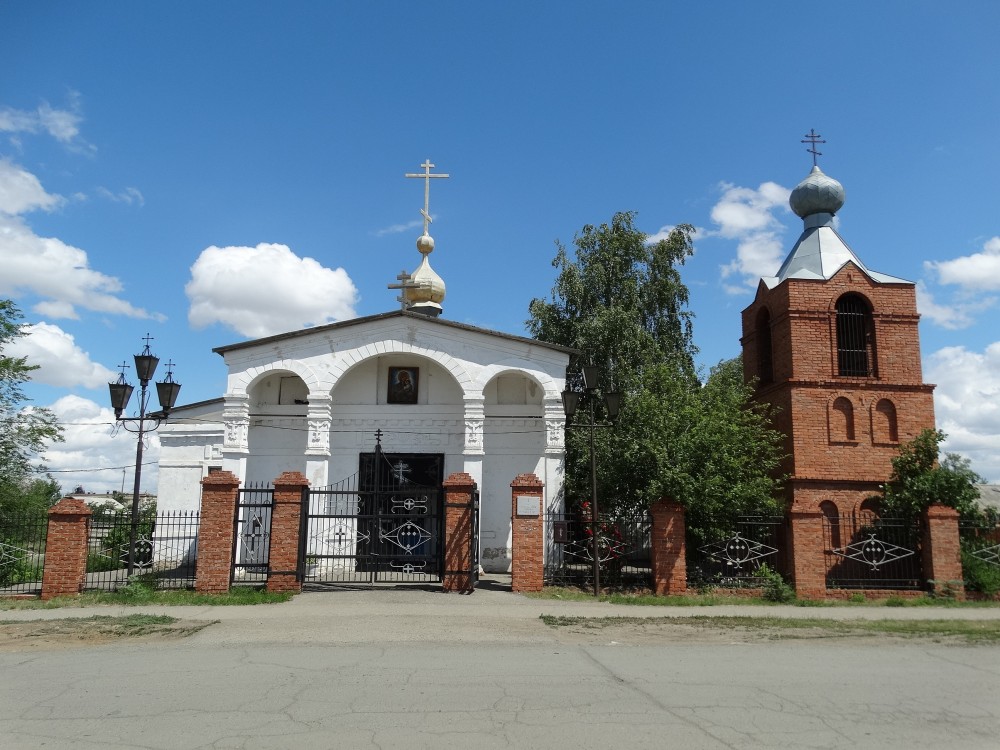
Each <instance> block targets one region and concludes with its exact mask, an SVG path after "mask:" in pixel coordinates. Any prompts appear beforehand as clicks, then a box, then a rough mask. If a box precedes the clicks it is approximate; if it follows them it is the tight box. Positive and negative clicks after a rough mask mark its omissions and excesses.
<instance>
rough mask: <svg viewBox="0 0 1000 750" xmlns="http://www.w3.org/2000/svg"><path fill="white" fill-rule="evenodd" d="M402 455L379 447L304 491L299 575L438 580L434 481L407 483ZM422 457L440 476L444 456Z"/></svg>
mask: <svg viewBox="0 0 1000 750" xmlns="http://www.w3.org/2000/svg"><path fill="white" fill-rule="evenodd" d="M408 455H409V454H385V453H383V452H382V450H381V445H377V446H376V450H375V453H373V454H362V456H361V465H362V468H361V471H360V472H359V473H358V474H355V475H354V476H353V477H349V478H348V479H345V480H344V481H342V482H340V483H339V484H337V485H332V486H331V487H328V488H325V489H315V490H308V491H307V492H305V493H304V494H303V508H302V533H301V535H300V537H299V539H300V548H299V560H300V569H299V579H300V580H301V581H302V582H303V583H304V584H305V585H307V586H308V585H310V584H312V585H318V586H322V585H337V584H340V585H352V584H367V585H374V584H375V583H378V582H394V583H433V582H438V581H440V580H441V575H442V568H443V561H444V544H443V541H442V536H443V528H442V527H443V524H442V516H443V512H442V511H443V508H442V491H441V485H440V481H438V483H437V484H436V485H425V484H419V483H417V482H415V481H411V480H410V479H409V476H410V468H411V467H410V466H409V464H407V463H406V462H405V461H403V459H404V458H406V457H407V456H408ZM414 455H416V454H414ZM414 455H410V458H411V459H412V458H413V457H414ZM423 458H425V459H427V460H430V461H431V462H437V469H436V471H437V473H438V475H439V474H440V464H441V463H443V457H438V456H424V457H423ZM394 459H395V461H394ZM431 469H434V466H431ZM415 473H418V472H415ZM423 473H424V474H427V473H428V471H424V472H423Z"/></svg>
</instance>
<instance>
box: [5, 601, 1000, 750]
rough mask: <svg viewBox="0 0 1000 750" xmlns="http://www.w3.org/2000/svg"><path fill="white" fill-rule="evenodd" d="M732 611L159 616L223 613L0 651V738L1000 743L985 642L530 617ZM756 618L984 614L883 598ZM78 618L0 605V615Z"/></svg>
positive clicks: (504, 608) (605, 608)
mask: <svg viewBox="0 0 1000 750" xmlns="http://www.w3.org/2000/svg"><path fill="white" fill-rule="evenodd" d="M143 609H144V610H146V611H165V610H164V609H163V608H154V609H147V608H143ZM745 610H750V611H752V612H757V613H760V612H761V609H760V608H746V607H732V608H729V607H727V608H717V607H713V608H695V607H692V608H663V609H652V608H645V607H642V608H629V607H613V606H611V605H608V604H599V603H575V602H552V601H538V600H530V599H526V598H524V597H520V596H515V595H512V594H509V593H504V592H501V591H499V590H483V591H479V592H477V593H476V594H475V595H473V596H470V597H462V596H457V595H444V594H439V593H430V592H423V591H407V592H399V591H374V592H368V591H364V592H338V593H328V594H307V595H303V596H300V597H297V598H296V599H295V600H294V601H292V602H289V603H287V604H283V605H270V606H258V607H225V608H222V607H220V608H198V607H185V608H173V609H171V610H169V611H170V614H173V615H175V616H181V617H184V618H188V619H220V620H221V622H220V623H219V624H217V625H214V626H212V627H210V628H207V629H205V630H203V631H201V632H200V633H198V634H196V635H194V636H191V637H190V638H187V639H184V640H181V641H165V642H160V643H154V644H134V643H132V644H130V643H125V642H122V643H116V644H111V645H105V646H96V647H87V648H79V649H58V650H40V651H39V650H36V651H25V652H20V653H0V675H2V680H0V746H2V747H4V748H17V749H20V748H25V749H26V750H27V749H30V748H47V749H51V748H88V749H89V748H102V749H103V748H155V749H157V750H159V749H161V748H163V749H167V748H242V749H243V750H256V749H258V748H296V750H298V749H300V748H302V749H309V748H324V749H326V748H424V747H427V748H430V747H434V748H452V747H455V748H459V747H461V748H477V749H478V748H483V749H486V748H510V747H516V748H619V747H621V748H685V749H687V748H693V749H699V748H741V749H742V748H848V747H850V748H859V747H860V748H923V747H926V748H941V747H947V748H948V749H949V750H959V749H960V748H996V747H998V746H1000V648H997V647H994V646H975V647H970V646H956V645H945V644H936V643H933V642H930V641H919V642H901V641H899V640H891V639H889V640H886V639H877V638H874V639H873V638H863V639H812V640H797V639H796V640H776V641H763V640H760V639H747V638H746V637H743V636H742V635H740V634H739V633H736V632H731V631H726V630H713V629H704V630H693V629H691V628H687V629H681V631H671V630H670V629H660V628H659V627H658V626H656V627H648V628H642V627H631V628H629V627H624V628H597V629H589V630H588V629H586V628H577V629H569V628H550V627H548V626H546V625H544V624H543V623H542V622H540V621H539V619H538V615H539V614H540V613H542V612H546V613H551V614H568V615H581V616H590V615H605V616H607V615H617V614H625V615H628V616H637V615H638V616H662V615H665V614H670V615H680V616H683V615H691V614H697V615H704V614H741V613H743V611H745ZM124 611H125V610H121V609H120V608H113V609H112V610H111V611H110V612H109V611H108V610H106V609H105V610H102V613H104V614H109V613H110V614H118V613H121V612H124ZM127 611H128V612H132V611H135V610H133V609H129V610H127ZM766 612H767V613H768V614H782V615H787V616H792V617H798V616H816V615H818V614H819V615H823V616H831V617H844V616H847V617H858V616H864V617H883V618H884V617H892V618H896V617H916V616H921V617H928V616H932V617H937V616H941V617H955V616H960V617H969V618H981V617H998V616H1000V612H997V610H928V609H892V610H886V609H885V608H871V609H854V608H852V609H802V608H794V607H787V608H784V607H783V608H769V609H767V610H766ZM91 613H92V612H91V611H90V610H47V611H18V612H0V619H34V618H38V617H54V616H55V617H65V616H67V615H70V616H82V615H86V614H91ZM984 613H985V614H984Z"/></svg>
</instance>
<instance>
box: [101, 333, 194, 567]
mask: <svg viewBox="0 0 1000 750" xmlns="http://www.w3.org/2000/svg"><path fill="white" fill-rule="evenodd" d="M143 340H144V341H145V342H146V346H145V347H144V348H143V350H142V354H136V355H135V374H136V375H137V376H138V377H139V387H140V391H139V417H138V419H136V418H135V417H123V416H122V412H124V411H125V407H126V406H128V401H129V398H131V396H132V391H133V390H134V389H133V387H132V386H131V385H130V384H129V383H128V382H127V381H126V380H125V370H126V369H127V368H128V365H127V364H125V363H122V364H121V365H120V367H121V370H122V372H121V374H120V375H119V376H118V380H117V381H116V382H114V383H109V384H108V388H109V390H110V391H111V408H112V409H114V410H115V421H117V422H119V423H120V424H121V426H122V427H124V428H125V430H126V431H127V432H131V433H134V434H136V435H137V436H138V440H137V441H136V446H135V485H134V486H133V488H132V528H131V531H130V532H129V543H128V574H129V576H131V575H132V573H133V572H134V570H135V539H136V536H137V534H138V530H139V481H140V479H141V477H142V449H143V438H144V437H145V434H146V433H147V432H152V431H153V430H155V429H157V428H158V427H159V426H160V424H162V423H163V422H166V421H167V416H168V415H169V414H170V410H171V409H173V408H174V404H175V403H177V394H178V393H180V391H181V384H180V383H175V382H174V373H173V367H174V364H173V362H167V377H166V379H164V380H163V381H162V382H159V383H157V384H156V396H157V398H158V399H159V401H160V410H161V411H160V414H158V415H156V416H150V417H147V416H146V407H147V406H148V405H149V394H148V393H147V390H146V389H147V386H148V385H149V381H150V380H152V379H153V373H154V372H156V366H157V365H158V364H159V363H160V360H159V359H158V358H157V357H154V356H153V354H152V353H151V352H150V351H149V342H150V341H152V338H151V337H150V336H149V334H146V337H145V338H144V339H143ZM161 415H162V416H161Z"/></svg>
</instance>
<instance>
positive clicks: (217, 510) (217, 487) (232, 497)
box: [194, 471, 240, 594]
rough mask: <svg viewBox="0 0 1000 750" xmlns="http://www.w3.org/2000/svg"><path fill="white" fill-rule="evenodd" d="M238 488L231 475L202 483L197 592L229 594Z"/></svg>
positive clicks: (219, 474) (223, 473)
mask: <svg viewBox="0 0 1000 750" xmlns="http://www.w3.org/2000/svg"><path fill="white" fill-rule="evenodd" d="M239 488H240V480H239V479H237V478H236V475H235V474H232V473H231V472H228V471H218V472H215V473H213V474H209V475H208V476H207V477H205V478H204V479H202V480H201V521H200V524H199V526H198V563H197V577H196V578H195V584H194V587H195V589H196V590H197V591H204V592H206V593H210V594H221V593H225V592H226V591H229V578H230V575H231V573H232V569H233V567H232V566H233V533H234V532H233V525H234V522H235V520H236V498H237V496H238V494H239Z"/></svg>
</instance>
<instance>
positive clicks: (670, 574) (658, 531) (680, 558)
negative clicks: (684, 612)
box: [649, 499, 687, 596]
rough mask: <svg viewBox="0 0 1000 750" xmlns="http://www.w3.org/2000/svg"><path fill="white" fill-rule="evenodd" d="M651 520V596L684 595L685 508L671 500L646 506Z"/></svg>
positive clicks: (685, 567)
mask: <svg viewBox="0 0 1000 750" xmlns="http://www.w3.org/2000/svg"><path fill="white" fill-rule="evenodd" d="M649 514H650V515H651V516H652V517H653V529H652V531H651V532H650V540H649V542H650V555H651V562H652V566H653V592H654V593H655V594H656V595H657V596H665V595H667V594H683V593H684V592H686V591H687V559H686V554H687V552H686V546H685V539H684V533H685V528H684V506H683V505H681V504H680V503H678V502H675V501H673V500H667V499H663V500H657V501H656V502H655V503H653V504H652V505H651V506H649Z"/></svg>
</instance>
